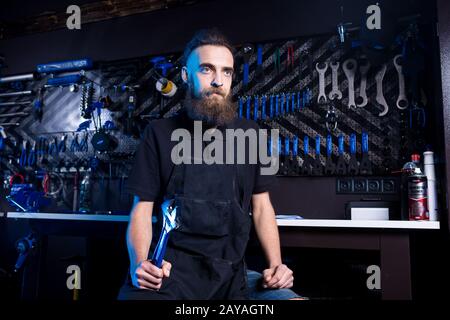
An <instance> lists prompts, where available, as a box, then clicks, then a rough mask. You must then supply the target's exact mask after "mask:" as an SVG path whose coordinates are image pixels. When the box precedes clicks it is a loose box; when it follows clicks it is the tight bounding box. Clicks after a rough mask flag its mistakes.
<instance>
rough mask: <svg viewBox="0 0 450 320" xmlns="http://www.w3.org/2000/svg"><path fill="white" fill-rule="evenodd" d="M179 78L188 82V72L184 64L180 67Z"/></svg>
mask: <svg viewBox="0 0 450 320" xmlns="http://www.w3.org/2000/svg"><path fill="white" fill-rule="evenodd" d="M181 79H182V80H183V82H184V83H187V82H188V72H187V68H186V66H184V67H183V68H181Z"/></svg>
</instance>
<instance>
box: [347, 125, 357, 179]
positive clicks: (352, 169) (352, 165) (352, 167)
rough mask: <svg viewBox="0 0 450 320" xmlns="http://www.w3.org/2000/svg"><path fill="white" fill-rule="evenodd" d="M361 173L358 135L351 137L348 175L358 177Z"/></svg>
mask: <svg viewBox="0 0 450 320" xmlns="http://www.w3.org/2000/svg"><path fill="white" fill-rule="evenodd" d="M358 172H359V166H358V160H357V159H356V134H354V133H352V134H351V135H350V162H349V163H348V174H350V175H357V174H358Z"/></svg>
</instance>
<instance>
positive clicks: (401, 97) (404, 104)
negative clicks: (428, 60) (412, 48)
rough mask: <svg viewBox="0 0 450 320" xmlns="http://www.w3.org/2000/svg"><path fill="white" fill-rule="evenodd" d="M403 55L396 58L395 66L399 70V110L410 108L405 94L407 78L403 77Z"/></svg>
mask: <svg viewBox="0 0 450 320" xmlns="http://www.w3.org/2000/svg"><path fill="white" fill-rule="evenodd" d="M402 59H403V58H402V55H401V54H399V55H396V56H395V57H394V66H395V69H396V70H397V74H398V91H399V92H398V98H397V103H396V105H397V108H399V109H400V110H404V109H406V108H407V107H408V98H407V97H406V93H405V78H404V75H403V68H402Z"/></svg>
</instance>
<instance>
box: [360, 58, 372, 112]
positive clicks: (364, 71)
mask: <svg viewBox="0 0 450 320" xmlns="http://www.w3.org/2000/svg"><path fill="white" fill-rule="evenodd" d="M369 69H370V62H369V61H368V60H367V62H366V64H364V65H360V66H359V72H360V73H361V84H360V86H359V97H358V99H361V100H362V102H361V103H359V104H357V106H358V107H360V108H361V107H365V106H366V105H367V102H369V99H367V92H366V88H367V73H368V72H369Z"/></svg>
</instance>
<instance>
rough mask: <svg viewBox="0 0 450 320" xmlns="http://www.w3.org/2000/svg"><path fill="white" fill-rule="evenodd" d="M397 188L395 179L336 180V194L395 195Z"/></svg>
mask: <svg viewBox="0 0 450 320" xmlns="http://www.w3.org/2000/svg"><path fill="white" fill-rule="evenodd" d="M397 188H398V186H397V181H396V179H395V178H386V177H380V178H377V177H370V178H364V177H343V178H336V194H395V193H397Z"/></svg>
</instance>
